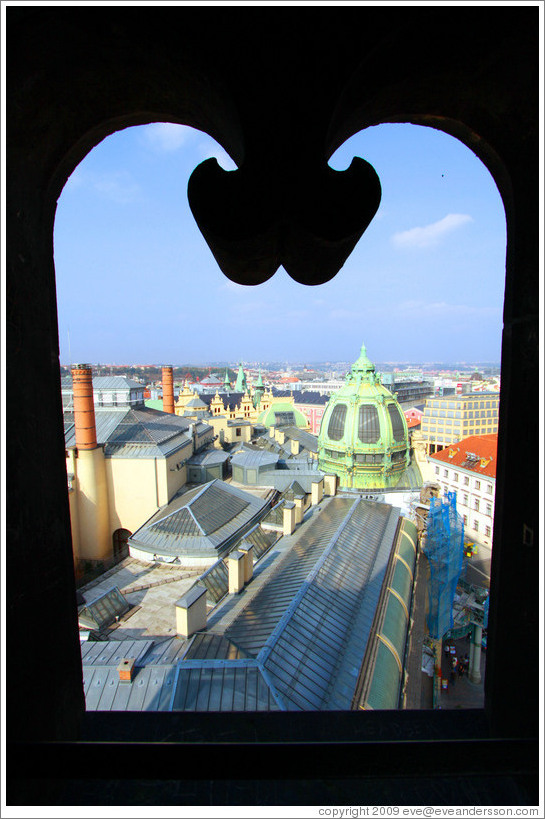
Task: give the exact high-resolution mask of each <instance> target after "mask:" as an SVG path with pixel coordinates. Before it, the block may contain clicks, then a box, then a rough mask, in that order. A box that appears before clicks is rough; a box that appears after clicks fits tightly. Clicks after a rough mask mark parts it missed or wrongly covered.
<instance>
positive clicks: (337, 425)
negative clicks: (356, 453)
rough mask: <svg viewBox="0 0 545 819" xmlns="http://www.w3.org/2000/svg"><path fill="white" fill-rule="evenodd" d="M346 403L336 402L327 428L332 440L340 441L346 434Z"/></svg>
mask: <svg viewBox="0 0 545 819" xmlns="http://www.w3.org/2000/svg"><path fill="white" fill-rule="evenodd" d="M346 409H347V406H346V404H336V405H335V406H334V407H333V412H332V413H331V418H330V419H329V425H328V428H327V435H328V437H329V438H331V440H332V441H340V440H341V438H342V437H343V435H344V423H345V420H346Z"/></svg>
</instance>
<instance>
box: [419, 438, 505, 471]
mask: <svg viewBox="0 0 545 819" xmlns="http://www.w3.org/2000/svg"><path fill="white" fill-rule="evenodd" d="M497 452H498V433H497V432H494V433H492V434H490V435H470V437H469V438H464V439H463V440H462V441H458V443H456V444H451V445H450V446H447V447H445V448H444V449H442V450H441V451H440V452H436V453H435V454H434V455H430V460H432V461H438V462H440V463H448V464H450V465H451V466H459V467H463V468H464V469H470V470H471V471H472V472H475V473H476V474H477V475H485V476H486V477H488V478H495V477H496V463H497ZM468 455H469V456H470V457H468ZM471 456H475V457H471Z"/></svg>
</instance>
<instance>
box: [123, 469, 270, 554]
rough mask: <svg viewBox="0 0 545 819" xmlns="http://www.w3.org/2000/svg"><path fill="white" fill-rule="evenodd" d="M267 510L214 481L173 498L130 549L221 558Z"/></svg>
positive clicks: (254, 499) (138, 533)
mask: <svg viewBox="0 0 545 819" xmlns="http://www.w3.org/2000/svg"><path fill="white" fill-rule="evenodd" d="M266 507H267V503H266V501H264V500H263V499H261V498H257V497H256V496H255V495H251V494H250V493H249V492H244V491H242V490H241V489H237V488H236V487H234V486H231V485H230V484H227V483H224V482H223V481H220V480H214V481H211V482H210V483H207V484H205V485H204V486H199V487H197V488H196V489H193V490H191V491H190V492H186V493H185V494H183V495H179V496H177V497H176V498H174V500H173V501H171V503H169V504H168V506H166V507H164V508H163V509H160V510H159V511H158V512H156V514H155V515H154V516H153V517H152V518H151V519H150V520H149V521H148V522H147V523H146V524H144V526H142V527H141V528H140V529H138V530H137V531H136V532H135V533H134V534H133V535H132V537H131V538H130V539H129V545H130V546H134V547H135V548H136V549H141V550H143V551H146V552H150V553H152V554H158V555H168V556H176V557H179V556H183V557H194V558H197V557H199V558H201V557H202V558H218V557H219V556H220V555H221V554H222V553H224V552H225V551H227V550H228V547H229V545H230V544H231V543H232V541H233V539H234V538H235V537H236V536H237V534H239V533H242V532H243V531H244V530H245V528H246V527H249V526H250V525H252V524H253V523H254V522H256V520H257V518H258V516H259V515H260V513H261V512H262V511H263V510H264V509H265V508H266Z"/></svg>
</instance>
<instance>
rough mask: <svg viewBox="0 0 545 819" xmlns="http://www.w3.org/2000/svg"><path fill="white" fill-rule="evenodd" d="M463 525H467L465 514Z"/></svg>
mask: <svg viewBox="0 0 545 819" xmlns="http://www.w3.org/2000/svg"><path fill="white" fill-rule="evenodd" d="M464 526H467V515H464Z"/></svg>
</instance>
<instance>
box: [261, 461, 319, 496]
mask: <svg viewBox="0 0 545 819" xmlns="http://www.w3.org/2000/svg"><path fill="white" fill-rule="evenodd" d="M289 463H290V465H291V461H290V462H289ZM324 474H325V473H324V472H320V471H319V470H318V469H274V470H271V471H270V472H263V473H262V474H261V475H260V476H259V482H260V483H261V484H263V485H264V486H274V488H275V489H276V490H278V491H279V492H285V490H286V489H287V488H288V487H289V485H290V484H291V482H292V481H294V480H296V481H297V482H298V483H299V485H300V486H301V488H302V489H304V491H305V492H306V493H307V494H308V493H309V492H311V491H312V484H313V482H314V481H316V480H320V478H323V477H324Z"/></svg>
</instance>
